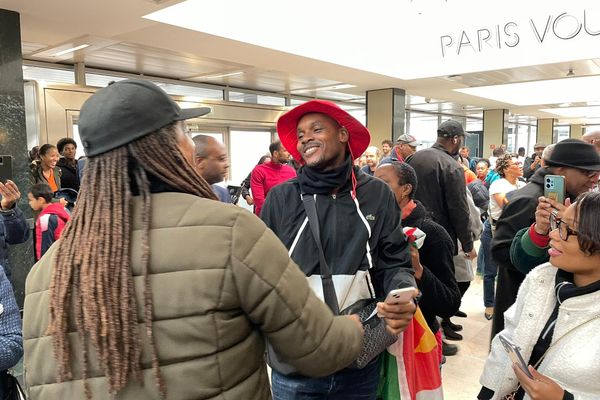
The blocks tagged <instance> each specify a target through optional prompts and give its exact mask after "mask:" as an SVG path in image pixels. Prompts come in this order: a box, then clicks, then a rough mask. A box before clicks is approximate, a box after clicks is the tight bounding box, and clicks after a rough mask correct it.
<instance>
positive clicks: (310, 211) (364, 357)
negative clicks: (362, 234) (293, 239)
mask: <svg viewBox="0 0 600 400" xmlns="http://www.w3.org/2000/svg"><path fill="white" fill-rule="evenodd" d="M302 202H303V204H304V209H305V211H306V217H307V219H308V225H309V226H310V229H311V232H312V235H313V238H314V239H315V242H316V244H317V247H318V249H319V268H320V272H321V282H322V284H323V299H324V301H325V304H327V306H328V307H329V309H330V310H331V311H332V312H333V314H334V315H352V314H357V315H358V316H359V318H360V320H361V322H362V324H363V328H364V340H363V349H362V351H361V352H360V354H359V356H358V358H357V359H356V360H355V361H354V362H353V363H352V364H350V365H349V366H348V368H352V369H362V368H364V367H366V366H367V365H368V364H369V362H371V361H372V360H373V359H374V358H375V357H377V356H378V355H379V354H381V353H382V352H383V351H384V350H385V349H387V348H388V347H389V346H390V345H392V344H393V343H394V342H396V340H398V338H397V337H396V336H394V335H392V334H391V333H390V332H388V331H387V329H386V326H385V321H384V320H383V319H382V318H379V317H378V316H377V315H375V316H373V317H371V318H369V317H370V316H371V315H372V314H373V312H374V311H375V309H376V308H377V299H376V298H369V299H362V300H359V301H357V302H356V303H354V304H352V305H351V306H349V307H347V308H345V309H344V310H341V311H340V309H339V304H338V301H337V295H336V292H335V286H334V285H333V279H332V271H331V268H330V267H329V264H328V263H327V260H326V259H325V253H324V252H323V245H322V243H321V234H320V229H319V220H318V218H317V208H316V205H315V199H314V198H313V196H310V195H304V196H303V197H302ZM367 240H368V239H367ZM267 360H268V363H269V365H270V366H271V368H273V369H274V370H276V371H277V372H279V373H281V374H284V375H295V374H298V371H297V370H296V369H295V368H294V367H292V366H291V365H289V364H287V363H284V362H283V361H281V360H280V359H279V357H278V356H277V354H276V353H275V351H274V349H273V348H272V347H271V346H270V345H269V344H268V343H267Z"/></svg>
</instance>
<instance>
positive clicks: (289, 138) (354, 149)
mask: <svg viewBox="0 0 600 400" xmlns="http://www.w3.org/2000/svg"><path fill="white" fill-rule="evenodd" d="M310 113H321V114H325V115H328V116H329V117H331V118H333V119H334V120H336V121H337V123H338V124H340V125H341V126H343V127H344V128H346V130H347V131H348V145H349V146H350V153H351V156H352V159H355V158H358V157H360V156H361V155H362V153H364V152H365V150H366V149H367V147H368V146H369V143H371V134H370V133H369V130H368V129H367V128H365V126H364V125H363V124H361V123H360V122H359V121H358V120H357V119H356V118H354V117H353V116H352V115H350V114H348V113H347V112H346V111H344V110H343V109H342V108H340V107H339V106H338V105H337V104H335V103H332V102H330V101H325V100H311V101H308V102H306V103H304V104H300V105H299V106H298V107H295V108H293V109H291V110H290V111H288V112H287V113H285V114H283V115H282V116H281V117H279V120H277V134H278V135H279V140H280V141H281V144H283V147H285V148H286V150H287V151H289V152H290V154H291V155H292V156H293V157H294V159H295V160H297V161H298V162H300V163H302V164H304V160H303V159H302V156H301V155H300V153H299V152H298V149H297V148H296V145H297V144H298V136H297V133H296V129H297V127H298V121H299V120H300V118H302V117H303V116H304V115H305V114H310Z"/></svg>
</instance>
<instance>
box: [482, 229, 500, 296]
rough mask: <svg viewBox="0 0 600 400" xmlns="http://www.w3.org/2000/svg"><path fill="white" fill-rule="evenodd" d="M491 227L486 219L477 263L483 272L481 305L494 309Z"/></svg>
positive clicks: (494, 273)
mask: <svg viewBox="0 0 600 400" xmlns="http://www.w3.org/2000/svg"><path fill="white" fill-rule="evenodd" d="M491 250H492V225H491V224H490V220H489V219H488V220H487V221H485V222H484V223H483V233H482V234H481V247H480V248H479V256H478V257H477V263H478V264H479V263H481V264H482V270H483V304H484V306H485V307H494V288H495V286H496V275H497V274H498V267H497V266H496V263H495V262H494V261H493V260H492V256H491Z"/></svg>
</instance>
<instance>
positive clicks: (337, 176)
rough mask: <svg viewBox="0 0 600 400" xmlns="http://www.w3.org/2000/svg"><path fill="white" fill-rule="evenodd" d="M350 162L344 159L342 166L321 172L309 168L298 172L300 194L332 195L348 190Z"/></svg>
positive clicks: (306, 167) (347, 158)
mask: <svg viewBox="0 0 600 400" xmlns="http://www.w3.org/2000/svg"><path fill="white" fill-rule="evenodd" d="M351 172H352V160H350V156H347V157H346V160H345V161H344V164H342V165H341V166H339V167H337V168H333V169H330V170H328V171H323V170H319V169H315V168H312V167H309V166H306V165H304V166H302V167H301V168H300V169H299V170H298V183H299V184H300V191H301V192H302V194H332V193H336V192H342V191H346V190H350V189H351V188H352V181H351V179H350V174H351Z"/></svg>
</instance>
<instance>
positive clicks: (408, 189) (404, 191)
mask: <svg viewBox="0 0 600 400" xmlns="http://www.w3.org/2000/svg"><path fill="white" fill-rule="evenodd" d="M412 190H413V186H412V185H411V184H410V183H407V184H405V185H404V186H403V187H402V195H403V196H404V197H408V195H410V193H411V192H412Z"/></svg>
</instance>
